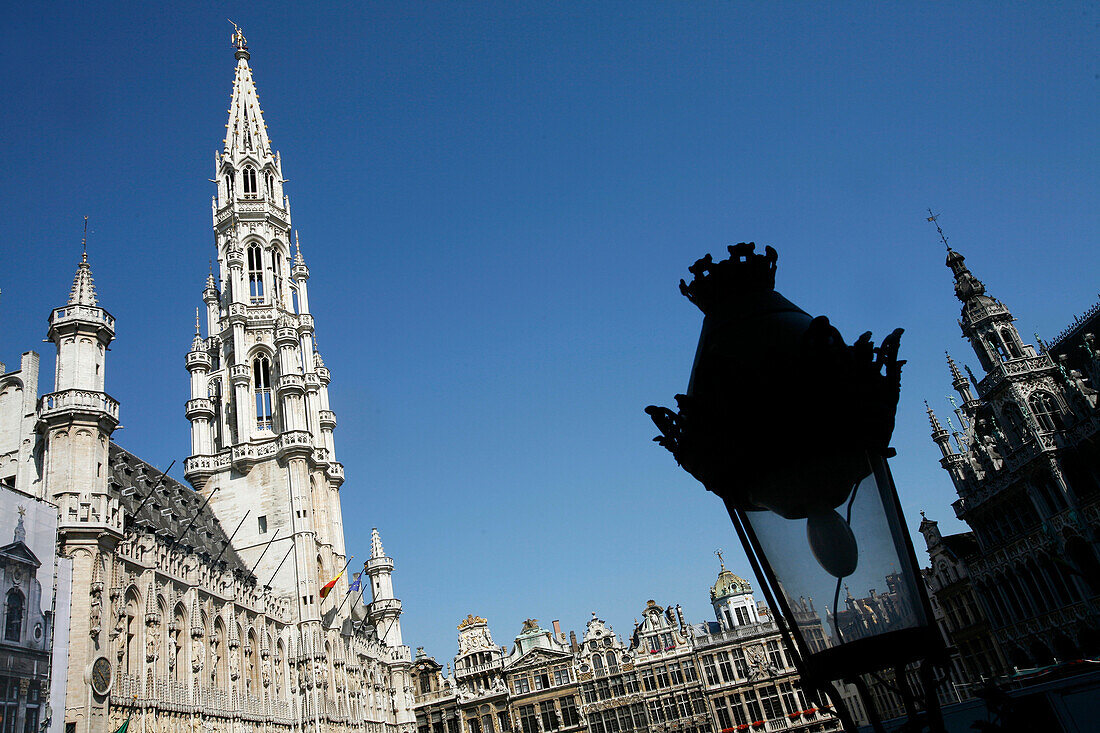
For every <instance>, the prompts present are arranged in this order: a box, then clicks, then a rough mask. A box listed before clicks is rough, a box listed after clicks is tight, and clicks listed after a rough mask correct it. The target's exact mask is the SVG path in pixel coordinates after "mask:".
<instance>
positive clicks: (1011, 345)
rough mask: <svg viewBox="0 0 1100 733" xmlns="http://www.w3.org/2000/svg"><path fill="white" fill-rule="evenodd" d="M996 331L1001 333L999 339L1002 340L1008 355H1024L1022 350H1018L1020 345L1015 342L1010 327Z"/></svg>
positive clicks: (1013, 357) (1013, 356)
mask: <svg viewBox="0 0 1100 733" xmlns="http://www.w3.org/2000/svg"><path fill="white" fill-rule="evenodd" d="M998 333H1000V335H1001V341H1003V342H1004V344H1005V348H1006V349H1008V356H1009V358H1011V359H1019V358H1020V357H1021V356H1023V355H1024V352H1023V351H1021V350H1020V345H1019V344H1018V343H1016V338H1015V334H1014V333H1012V330H1011V329H1008V328H1005V329H1001V330H1000V331H999V332H998Z"/></svg>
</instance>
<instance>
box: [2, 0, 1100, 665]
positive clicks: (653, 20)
mask: <svg viewBox="0 0 1100 733" xmlns="http://www.w3.org/2000/svg"><path fill="white" fill-rule="evenodd" d="M227 16H228V17H230V18H232V19H233V20H235V21H237V22H238V23H239V24H240V25H241V26H242V27H243V28H244V30H245V32H246V34H247V36H248V39H249V42H250V46H251V50H252V62H251V63H252V67H253V69H254V72H255V77H256V80H257V84H258V88H259V92H260V100H261V102H262V104H263V108H264V112H265V117H266V121H267V123H268V124H269V126H270V128H269V132H270V133H271V136H272V140H273V144H274V146H275V147H276V148H277V149H278V150H280V151H281V153H282V156H283V166H284V172H285V173H286V175H287V177H288V178H289V179H290V183H289V184H288V185H287V191H288V193H289V195H290V198H291V204H292V208H293V215H294V222H295V225H296V227H297V228H298V230H299V231H300V232H301V241H302V246H303V252H304V254H305V257H306V259H307V261H308V263H309V266H310V269H311V272H312V278H311V280H310V305H311V308H312V310H313V312H314V314H315V317H316V322H317V329H318V340H319V344H320V347H321V351H322V354H323V356H324V358H325V361H326V363H327V364H328V366H329V367H330V368H331V369H332V373H333V384H332V404H333V407H334V409H335V410H336V413H337V416H338V419H339V428H338V429H337V434H336V440H337V453H338V456H339V458H340V459H341V460H342V461H343V463H344V464H345V467H346V472H347V476H348V480H347V483H346V484H345V486H344V489H343V492H342V497H343V502H344V519H345V528H346V532H347V536H348V545H349V548H350V551H351V552H353V553H355V554H356V555H358V556H359V557H360V559H362V558H363V557H364V556H365V555H366V554H367V553H368V550H369V536H370V528H371V527H372V526H377V527H379V529H380V531H381V532H382V537H383V541H384V542H385V545H386V549H387V551H388V553H389V554H390V555H392V556H393V557H394V559H395V561H396V574H395V587H396V590H397V593H398V595H399V596H400V597H401V598H402V599H403V600H404V602H405V610H406V613H405V616H404V621H403V629H404V634H405V639H406V642H407V643H409V644H411V645H413V646H416V645H425V646H427V648H428V651H429V652H430V653H432V654H434V655H435V656H436V657H437V658H438V659H440V661H443V660H444V659H445V658H446V659H449V658H450V656H452V655H453V654H454V652H455V648H456V642H455V633H456V632H455V628H454V624H456V623H457V622H458V620H459V619H461V618H463V617H465V616H466V614H467V613H471V612H472V613H476V614H479V615H482V616H486V617H487V618H488V619H489V621H490V624H491V627H492V629H493V632H494V634H495V638H496V639H497V642H498V643H510V641H511V638H512V637H513V636H514V635H515V634H516V633H518V632H519V630H520V626H521V622H522V621H523V619H524V618H527V617H535V618H538V619H540V620H541V621H542V622H543V625H545V626H548V625H549V622H550V621H552V620H553V619H560V620H561V622H562V625H563V627H564V628H566V629H578V630H579V629H582V628H583V624H584V621H585V620H586V619H587V618H588V617H589V612H590V611H593V610H595V611H597V612H598V613H599V614H600V616H601V617H602V618H605V619H607V620H608V621H609V622H610V623H612V624H613V625H614V626H615V628H616V630H617V631H619V632H620V633H624V634H625V633H629V631H630V628H631V627H630V624H631V620H632V618H633V617H635V616H637V615H638V612H639V611H640V609H641V608H642V607H643V606H644V604H645V601H646V599H648V598H654V599H656V600H657V602H658V603H661V604H669V603H680V604H681V605H682V606H683V607H684V609H685V613H686V615H687V616H688V618H689V619H691V620H702V619H704V618H707V617H708V616H709V615H710V609H709V604H708V600H707V586H708V585H709V584H710V583H711V582H713V579H714V576H715V574H716V571H717V565H716V559H715V558H714V557H713V555H712V554H711V553H712V551H713V550H714V548H716V547H724V548H726V550H727V553H726V555H727V558H728V561H729V562H730V564H731V565H732V566H733V568H734V569H735V570H736V571H738V572H740V573H741V574H744V575H746V576H749V575H750V574H749V570H748V568H747V566H746V564H745V562H744V560H743V558H742V556H741V553H740V551H739V550H738V549H736V547H737V541H736V539H735V537H734V536H733V534H732V532H731V528H730V525H729V520H728V518H727V517H726V515H725V512H724V510H723V508H722V506H721V504H720V502H719V501H718V500H717V499H716V498H715V497H713V496H712V495H709V494H708V493H706V492H705V491H704V490H703V489H702V488H701V487H700V486H698V485H697V484H696V483H694V481H693V480H692V479H691V478H690V477H689V476H687V474H685V473H683V472H681V471H680V470H679V469H678V468H677V467H676V465H675V463H674V461H673V460H672V458H671V456H669V455H668V454H667V453H666V452H665V451H663V450H662V449H661V448H659V447H657V446H656V445H655V444H653V443H651V442H650V439H651V438H652V437H653V435H655V434H656V431H655V429H654V427H653V426H652V424H651V423H650V422H649V419H648V417H647V416H646V415H645V414H644V413H643V411H642V410H643V408H644V407H645V406H646V405H648V404H653V403H658V404H671V402H672V398H673V395H674V394H676V393H677V392H681V391H683V389H684V387H685V386H686V383H687V377H688V371H689V368H690V365H691V359H692V355H693V351H694V347H695V341H696V339H697V337H698V332H699V325H700V323H701V314H700V313H699V312H698V310H696V309H695V308H694V306H692V305H691V304H690V303H689V302H688V301H687V300H686V299H684V298H682V297H681V296H680V295H679V293H678V291H677V282H678V280H679V279H680V278H681V277H685V276H687V271H686V270H687V267H688V265H690V264H691V263H692V262H693V261H694V260H695V259H697V258H698V257H700V256H702V255H703V254H705V253H707V252H711V253H714V254H715V255H716V256H717V255H721V254H724V251H725V250H724V248H725V246H726V245H727V244H732V243H735V242H739V241H743V240H744V241H756V242H757V243H758V244H759V246H761V247H762V246H763V245H764V244H770V245H772V246H773V247H775V248H776V249H777V250H778V251H779V273H778V282H777V287H778V289H779V290H780V292H782V293H783V294H784V295H786V296H787V297H789V298H790V299H791V300H793V301H795V302H796V303H797V304H799V305H800V306H801V307H803V308H804V309H805V310H807V311H808V312H810V313H812V314H820V313H824V314H827V315H828V316H829V317H830V319H831V320H832V321H833V322H834V323H835V324H837V325H838V327H839V328H840V329H841V331H842V333H843V334H844V335H845V336H846V337H847V338H848V339H849V340H851V339H854V338H855V337H856V336H858V335H859V333H861V332H862V331H864V330H872V331H874V333H875V334H876V337H878V338H881V337H882V336H883V335H885V334H887V333H889V331H890V330H892V329H893V328H895V327H897V326H901V327H904V328H905V329H906V333H905V336H904V337H903V339H902V355H903V357H904V358H906V359H908V362H909V363H908V365H907V366H906V368H905V372H904V376H903V383H902V402H901V406H900V410H899V416H898V426H897V430H896V432H895V439H894V444H895V446H896V447H897V449H898V452H899V454H898V457H897V459H895V460H894V461H893V469H894V474H895V478H896V480H897V482H898V484H899V490H900V492H901V494H902V498H903V502H904V506H905V510H906V512H907V513H908V517H909V520H910V522H911V524H913V525H914V526H915V524H916V521H918V520H919V515H918V514H917V512H918V511H919V510H920V509H924V510H926V511H927V512H928V514H929V516H930V517H932V518H936V519H939V520H941V522H942V524H943V526H944V528H945V529H948V530H955V529H958V525H957V523H955V522H954V521H953V520H952V519H951V516H952V512H951V509H950V502H951V501H952V499H953V498H954V495H953V490H952V488H951V485H950V482H949V481H948V479H947V476H946V474H945V473H944V472H943V471H942V470H941V469H940V467H939V465H938V462H937V458H938V455H939V454H938V451H937V449H936V448H935V446H934V445H933V444H932V443H931V442H930V440H929V438H928V432H929V430H928V423H927V420H926V417H925V414H924V410H923V405H922V400H924V399H928V400H930V401H931V402H933V403H934V404H935V405H938V406H946V402H945V400H944V395H945V394H947V393H948V392H949V390H950V384H949V378H948V374H947V368H946V365H945V363H944V356H943V352H944V350H945V349H950V350H951V352H952V353H953V354H954V355H955V356H956V358H957V359H961V360H964V361H967V362H969V363H970V364H971V365H972V366H973V367H975V368H976V366H977V365H976V363H975V360H974V359H973V358H972V356H971V353H970V351H969V349H968V347H967V346H966V344H965V343H964V342H963V341H961V339H960V336H959V330H958V326H957V325H956V323H955V320H956V319H957V316H958V302H957V301H956V300H955V299H954V296H953V293H952V290H951V279H950V277H949V273H948V271H947V269H946V268H945V267H944V262H943V261H944V251H943V248H942V245H941V244H940V243H939V242H938V239H937V237H936V233H935V230H934V229H933V228H932V226H931V225H930V224H928V223H927V222H926V221H925V220H924V217H925V216H926V215H925V213H924V209H925V208H926V207H928V206H932V207H934V208H935V209H936V210H937V211H939V212H941V213H942V219H941V222H942V223H943V226H944V228H945V230H946V232H947V234H948V236H949V237H950V240H951V243H952V245H954V246H955V247H956V248H958V249H959V250H960V251H961V252H963V253H964V254H965V255H966V256H967V258H968V259H967V261H968V264H970V265H971V267H972V269H973V270H974V272H975V273H976V274H977V275H978V276H979V277H980V278H981V279H983V280H984V282H985V283H986V285H987V286H988V288H989V290H990V292H991V293H992V294H993V295H995V296H997V297H999V298H1001V299H1002V300H1003V301H1004V302H1005V303H1007V304H1008V305H1009V307H1010V308H1012V309H1013V311H1014V313H1015V314H1016V315H1017V317H1018V318H1019V323H1018V326H1019V328H1020V331H1021V333H1022V334H1023V335H1024V336H1025V337H1026V338H1028V339H1030V338H1031V334H1032V333H1033V332H1036V331H1037V332H1039V334H1040V335H1041V336H1043V337H1044V338H1050V337H1051V336H1053V335H1054V334H1056V333H1057V332H1058V331H1059V330H1060V329H1061V328H1063V327H1064V326H1066V325H1067V324H1068V323H1069V322H1071V321H1072V318H1073V316H1074V314H1075V313H1078V312H1081V311H1083V310H1084V309H1086V308H1087V307H1089V306H1090V305H1092V304H1093V303H1094V302H1095V301H1096V299H1097V279H1096V274H1097V265H1098V260H1100V258H1098V255H1097V247H1096V244H1097V242H1096V239H1097V232H1098V231H1100V227H1098V224H1100V206H1097V201H1098V194H1100V181H1098V178H1097V170H1100V149H1098V145H1097V140H1098V137H1097V133H1096V120H1097V119H1098V118H1100V104H1098V100H1097V95H1098V92H1100V53H1098V50H1100V48H1098V43H1097V38H1098V27H1100V25H1098V24H1100V11H1098V10H1097V7H1096V6H1095V5H1094V4H1085V3H1031V4H1024V3H1001V2H998V3H980V2H973V3H910V4H904V5H903V4H899V3H867V4H855V3H853V4H826V3H818V4H809V3H790V4H784V3H656V4H650V3H640V2H624V3H600V4H589V3H577V4H571V3H554V4H539V3H499V4H481V3H478V4H467V3H352V4H347V5H344V6H333V5H328V6H325V7H324V8H322V9H315V8H311V7H309V6H308V5H307V4H302V3H276V4H270V5H265V6H261V5H260V4H257V3H228V4H221V5H219V6H217V7H213V6H212V5H209V4H197V3H196V4H186V3H185V4H179V3H177V4H172V5H168V4H163V5H154V4H119V5H113V4H111V3H99V4H95V5H90V6H85V5H71V6H70V5H66V4H64V3H51V4H48V5H38V6H36V5H32V4H22V5H19V6H17V7H14V6H13V7H9V8H7V9H6V12H5V14H4V21H5V22H4V23H3V24H2V26H0V27H2V30H0V62H2V68H3V69H4V71H5V73H4V74H3V75H0V98H2V99H3V100H4V104H3V105H2V106H0V138H2V139H3V141H4V142H3V143H0V169H2V170H3V171H4V176H3V177H2V179H0V235H2V243H3V244H2V252H3V262H4V268H3V274H2V275H0V288H2V289H3V298H2V300H0V316H2V317H3V318H4V322H5V324H6V326H7V328H6V331H5V338H4V340H3V342H2V343H0V359H2V360H3V361H5V362H6V363H7V364H8V365H9V367H10V366H11V365H14V364H16V363H18V356H19V353H20V352H22V351H24V350H27V349H38V350H40V351H44V350H45V349H44V347H45V346H47V345H45V344H42V343H41V339H42V337H43V336H45V331H46V316H47V315H48V312H49V309H50V308H52V307H54V306H56V305H59V304H61V303H62V302H63V301H64V299H65V297H66V296H67V293H68V287H69V284H70V282H71V278H72V274H73V271H74V269H75V265H76V263H77V260H78V258H79V242H80V226H81V219H82V217H83V216H84V215H85V214H87V215H89V216H90V217H91V230H92V234H91V236H90V243H89V253H90V258H91V262H92V266H93V270H94V273H95V276H96V283H97V286H98V289H99V293H100V297H101V301H102V303H103V305H104V306H105V307H106V308H108V309H109V310H110V311H111V312H112V313H113V314H114V315H115V316H116V317H117V319H118V340H117V342H116V343H115V345H114V346H113V347H112V351H111V353H110V359H109V363H108V372H107V379H108V389H109V391H110V392H111V393H112V394H113V395H114V396H115V397H117V398H118V399H119V400H120V401H121V402H122V421H123V424H124V425H125V428H124V429H122V430H120V431H119V432H118V433H116V439H117V440H118V442H119V443H121V444H122V445H123V446H124V447H126V448H127V449H129V450H131V451H133V452H135V453H137V454H138V455H140V456H142V457H143V458H145V459H147V460H149V461H151V462H153V463H155V464H158V465H161V466H167V465H168V463H169V462H170V461H171V460H173V459H182V458H183V457H184V456H185V455H186V454H187V453H188V451H189V441H188V423H187V421H186V420H185V419H184V416H183V403H184V400H185V399H186V398H187V372H186V370H185V369H184V363H183V355H184V353H185V352H186V350H187V349H188V347H189V344H190V340H191V334H192V321H193V317H194V316H193V314H194V308H195V306H196V305H198V304H199V303H200V293H201V289H202V286H203V280H204V278H205V275H206V268H207V261H208V259H209V258H210V257H212V256H213V254H214V247H213V237H212V234H211V230H210V218H209V211H210V204H209V201H210V196H211V195H212V193H213V185H212V184H210V183H208V181H207V179H208V178H210V177H211V176H212V175H213V156H214V152H215V150H216V149H217V148H218V146H219V145H220V141H221V139H222V136H223V131H224V127H223V125H224V124H225V118H226V112H225V110H226V106H227V102H228V99H229V92H230V83H231V80H232V75H233V63H234V62H233V55H232V49H231V48H230V46H229V44H228V37H229V33H230V31H231V27H230V26H229V24H228V23H227V22H226V17H227ZM43 356H44V357H45V358H44V366H43V382H44V384H45V385H46V386H48V385H49V383H50V380H51V375H52V355H50V354H46V353H44V354H43ZM178 466H179V464H178V463H177V468H176V469H174V473H176V474H177V475H178V474H179V468H178ZM750 577H751V576H750Z"/></svg>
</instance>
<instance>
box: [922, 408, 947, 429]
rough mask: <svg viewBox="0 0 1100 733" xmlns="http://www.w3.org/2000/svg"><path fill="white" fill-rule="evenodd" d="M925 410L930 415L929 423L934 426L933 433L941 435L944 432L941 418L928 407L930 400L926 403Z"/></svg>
mask: <svg viewBox="0 0 1100 733" xmlns="http://www.w3.org/2000/svg"><path fill="white" fill-rule="evenodd" d="M924 409H925V411H926V412H927V413H928V422H929V423H930V424H931V425H932V432H933V433H939V432H941V431H942V430H943V426H942V425H940V420H939V418H937V417H936V413H935V412H933V410H932V408H931V407H930V406H929V405H928V400H925V401H924Z"/></svg>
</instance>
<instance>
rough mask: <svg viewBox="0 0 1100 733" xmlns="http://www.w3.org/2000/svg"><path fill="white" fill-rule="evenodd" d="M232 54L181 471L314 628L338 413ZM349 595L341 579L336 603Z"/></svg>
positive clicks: (266, 146) (329, 566)
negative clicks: (211, 268) (210, 259)
mask: <svg viewBox="0 0 1100 733" xmlns="http://www.w3.org/2000/svg"><path fill="white" fill-rule="evenodd" d="M235 55H236V59H237V68H236V74H235V76H234V78H233V93H232V99H231V100H230V103H229V122H228V124H227V125H226V136H225V144H224V147H223V149H222V150H221V151H219V152H218V153H217V154H216V155H215V179H216V181H217V187H218V190H217V195H216V196H215V197H214V200H213V202H212V206H213V219H214V240H215V244H216V246H217V256H218V268H217V270H218V275H217V277H216V278H215V276H214V273H213V272H211V274H210V276H209V277H208V278H207V283H206V289H205V290H204V291H203V301H204V302H205V304H206V321H207V337H206V338H205V339H204V338H202V337H201V334H200V333H199V324H198V323H197V322H196V333H195V338H194V342H193V344H192V347H191V351H190V352H188V354H187V369H188V371H189V372H190V374H191V399H190V400H188V402H187V418H188V419H189V420H190V421H191V453H192V455H191V456H190V457H189V458H188V459H187V460H186V462H185V464H184V475H185V476H186V477H187V480H188V481H190V482H191V484H192V485H193V486H194V487H195V488H196V490H199V491H201V492H202V493H203V494H205V495H207V496H210V497H211V498H210V506H211V507H212V508H213V510H214V512H215V514H216V515H217V516H218V519H219V520H220V521H221V523H222V526H224V527H226V528H227V529H228V530H230V531H233V530H235V529H236V528H237V526H238V525H240V529H236V535H235V536H234V538H233V547H234V549H235V550H236V551H237V552H238V553H239V554H240V556H241V557H242V558H243V559H244V561H245V562H246V563H249V564H255V563H257V562H258V563H259V565H258V567H257V569H256V575H257V577H258V578H259V579H260V581H261V582H263V583H267V584H270V585H271V586H272V589H273V591H274V592H275V593H276V594H277V595H282V596H289V597H291V598H292V599H293V603H294V605H295V606H296V608H297V615H298V618H299V620H301V621H310V620H318V619H319V618H320V617H321V605H322V604H321V600H322V599H321V598H320V595H319V593H318V591H319V590H320V587H321V585H323V584H324V583H325V582H327V581H328V580H329V579H330V578H333V577H335V576H336V574H337V573H339V572H340V570H341V568H343V567H344V565H345V562H346V559H347V558H346V557H345V554H344V528H343V519H342V517H341V514H340V494H339V491H340V485H341V484H342V483H343V480H344V472H343V467H342V466H341V465H340V464H339V463H338V462H337V461H336V456H335V451H334V445H333V437H332V432H333V429H334V428H335V427H336V416H335V414H334V413H333V412H332V410H330V409H329V403H328V384H329V372H328V369H326V368H325V365H324V363H323V362H322V361H321V357H320V355H319V354H318V353H317V350H316V344H315V340H314V330H313V317H312V316H311V315H310V313H309V297H308V294H307V282H308V280H309V270H308V268H307V267H306V264H305V261H304V260H303V259H302V254H301V249H300V248H299V249H298V251H297V253H296V254H295V255H294V256H293V257H292V256H291V244H290V243H291V220H290V202H289V200H288V199H287V197H286V195H285V194H284V193H283V183H284V180H283V173H282V162H281V160H280V157H279V154H278V153H276V152H274V151H273V150H272V148H271V141H270V139H269V138H268V134H267V125H266V124H264V118H263V111H262V110H261V109H260V102H259V98H258V97H257V94H256V85H255V83H254V82H253V79H252V70H251V69H250V68H249V66H248V60H249V53H248V50H247V47H246V46H245V45H244V43H243V39H241V38H238V39H237V50H236V54H235ZM273 538H274V541H273V542H271V547H270V551H269V552H265V548H266V547H267V545H268V544H269V542H270V541H271V540H272V539H273ZM291 544H292V545H293V551H292V552H291V557H290V558H289V559H288V560H287V561H286V562H283V563H282V567H281V568H279V569H278V572H277V574H276V575H275V577H274V578H273V579H271V580H270V581H269V578H272V575H273V574H275V573H276V568H278V566H279V564H280V562H281V561H282V559H283V558H284V556H286V555H287V552H288V549H289V547H290V545H291ZM261 555H262V558H261ZM346 589H347V579H346V576H345V578H342V579H341V580H340V582H339V584H338V585H337V586H336V587H335V588H334V589H333V591H332V596H333V597H335V598H342V597H343V596H344V592H345V591H346Z"/></svg>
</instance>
